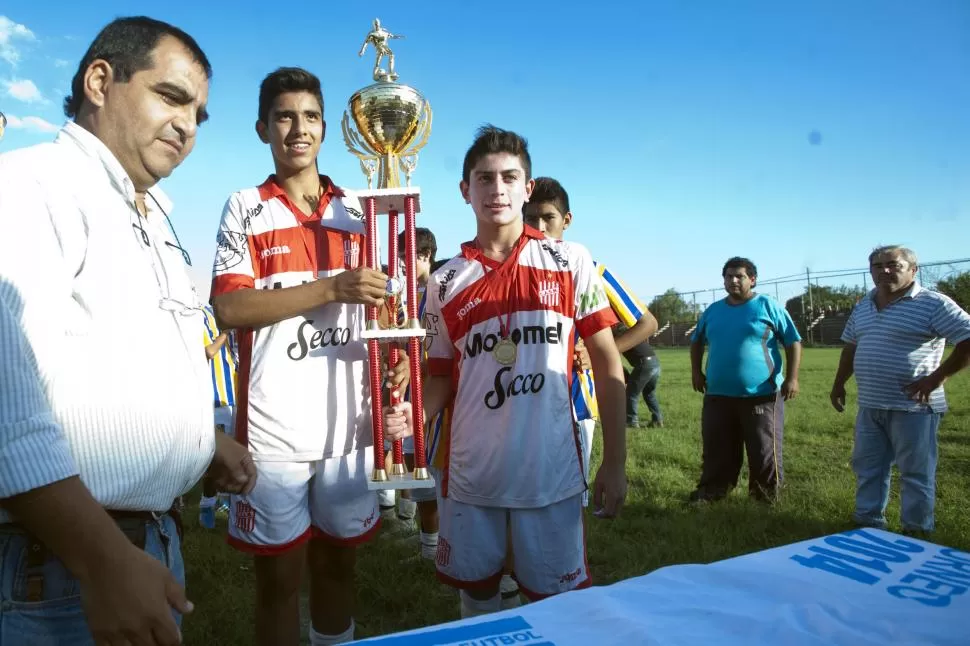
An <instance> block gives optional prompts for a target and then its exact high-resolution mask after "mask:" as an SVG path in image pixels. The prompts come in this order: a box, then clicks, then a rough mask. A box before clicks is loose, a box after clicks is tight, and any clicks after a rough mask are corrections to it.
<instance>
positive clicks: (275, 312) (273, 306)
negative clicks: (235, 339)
mask: <svg viewBox="0 0 970 646" xmlns="http://www.w3.org/2000/svg"><path fill="white" fill-rule="evenodd" d="M386 283H387V277H386V276H385V275H384V274H382V273H381V272H379V271H374V270H373V269H368V268H366V267H362V268H360V269H355V270H354V271H345V272H343V273H341V274H337V275H336V276H334V277H333V278H318V279H317V280H315V281H313V282H311V283H307V284H306V285H298V286H296V287H284V288H282V289H252V288H250V289H246V288H240V289H236V290H234V291H231V292H225V293H222V294H218V295H216V296H213V297H212V307H213V309H214V310H215V312H216V319H217V320H218V321H219V327H220V328H222V329H235V328H261V327H266V326H268V325H274V324H276V323H279V322H280V321H285V320H286V319H290V318H293V317H294V316H299V315H300V314H303V313H304V312H307V311H309V310H312V309H314V308H317V307H320V306H321V305H326V304H327V303H361V304H363V305H374V306H379V305H380V304H381V303H383V302H384V288H385V285H386Z"/></svg>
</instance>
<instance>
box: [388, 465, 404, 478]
mask: <svg viewBox="0 0 970 646" xmlns="http://www.w3.org/2000/svg"><path fill="white" fill-rule="evenodd" d="M407 472H408V470H407V467H405V466H404V465H403V464H392V465H391V475H392V476H403V475H404V474H406V473H407Z"/></svg>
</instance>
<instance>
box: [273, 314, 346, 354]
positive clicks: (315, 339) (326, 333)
mask: <svg viewBox="0 0 970 646" xmlns="http://www.w3.org/2000/svg"><path fill="white" fill-rule="evenodd" d="M312 326H313V321H311V320H309V319H307V320H306V321H303V323H300V329H299V330H297V333H296V343H291V344H290V347H288V348H287V349H286V355H287V356H288V357H289V358H290V359H292V360H293V361H300V360H302V359H304V358H305V357H306V356H307V355H308V354H309V353H310V350H316V349H317V348H326V347H337V346H341V345H347V344H348V343H350V337H351V334H350V328H347V327H328V328H326V329H325V330H313V334H312V335H311V336H310V338H309V339H307V336H306V335H307V334H308V330H307V328H308V327H310V328H311V329H312Z"/></svg>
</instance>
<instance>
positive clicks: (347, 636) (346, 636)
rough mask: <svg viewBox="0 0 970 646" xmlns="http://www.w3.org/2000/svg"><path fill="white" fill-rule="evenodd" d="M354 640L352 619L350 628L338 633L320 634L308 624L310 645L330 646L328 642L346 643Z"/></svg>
mask: <svg viewBox="0 0 970 646" xmlns="http://www.w3.org/2000/svg"><path fill="white" fill-rule="evenodd" d="M352 641H354V620H353V619H351V620H350V628H348V629H347V630H345V631H343V632H342V633H340V634H339V635H321V634H320V633H318V632H317V631H315V630H314V629H313V626H312V625H311V626H310V646H330V644H346V643H348V642H352Z"/></svg>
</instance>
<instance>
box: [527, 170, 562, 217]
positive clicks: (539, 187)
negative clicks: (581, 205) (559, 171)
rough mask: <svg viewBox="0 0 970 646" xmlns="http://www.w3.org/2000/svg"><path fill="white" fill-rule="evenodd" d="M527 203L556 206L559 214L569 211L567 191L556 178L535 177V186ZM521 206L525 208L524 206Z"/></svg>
mask: <svg viewBox="0 0 970 646" xmlns="http://www.w3.org/2000/svg"><path fill="white" fill-rule="evenodd" d="M527 203H528V204H542V203H549V204H552V205H553V206H554V207H556V210H557V211H559V214H560V215H566V214H567V213H569V193H567V192H566V189H564V188H563V187H562V184H560V183H559V181H558V180H555V179H553V178H551V177H536V185H535V188H533V189H532V195H531V196H530V197H529V202H527ZM522 208H525V207H524V206H523V207H522Z"/></svg>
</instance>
